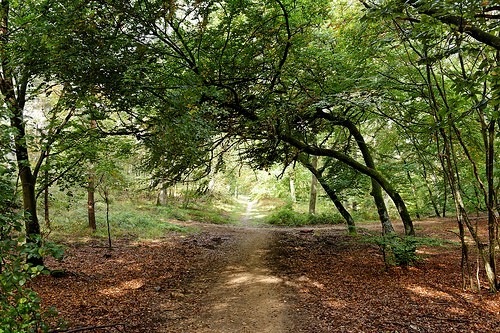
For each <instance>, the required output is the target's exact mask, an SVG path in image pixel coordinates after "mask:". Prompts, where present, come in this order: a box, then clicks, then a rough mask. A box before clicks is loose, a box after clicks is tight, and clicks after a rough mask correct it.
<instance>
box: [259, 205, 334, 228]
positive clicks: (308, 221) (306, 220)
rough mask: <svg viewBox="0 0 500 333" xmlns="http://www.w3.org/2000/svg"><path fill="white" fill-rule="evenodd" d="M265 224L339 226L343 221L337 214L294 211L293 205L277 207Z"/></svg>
mask: <svg viewBox="0 0 500 333" xmlns="http://www.w3.org/2000/svg"><path fill="white" fill-rule="evenodd" d="M265 221H266V223H269V224H271V225H278V226H305V225H314V224H341V223H343V222H344V221H343V219H342V217H341V216H340V215H338V214H327V213H321V214H318V215H312V214H308V213H299V212H296V211H294V209H293V204H292V203H288V204H286V205H285V206H283V207H279V208H278V209H276V210H275V211H274V212H273V213H271V214H270V215H269V216H267V217H266V219H265Z"/></svg>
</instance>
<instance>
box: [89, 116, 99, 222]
mask: <svg viewBox="0 0 500 333" xmlns="http://www.w3.org/2000/svg"><path fill="white" fill-rule="evenodd" d="M96 128H97V122H96V121H95V120H94V119H92V120H90V130H91V131H94V130H95V129H96ZM95 178H96V175H95V170H94V165H93V163H92V162H91V163H90V167H89V181H88V184H87V215H88V220H89V228H90V229H92V230H94V231H95V230H97V223H96V218H95V185H96V184H95V182H96V180H95Z"/></svg>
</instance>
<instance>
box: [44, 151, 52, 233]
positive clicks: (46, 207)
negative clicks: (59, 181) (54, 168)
mask: <svg viewBox="0 0 500 333" xmlns="http://www.w3.org/2000/svg"><path fill="white" fill-rule="evenodd" d="M44 178H45V189H44V190H43V211H44V214H43V216H44V220H45V226H46V227H47V228H49V229H50V202H49V199H50V193H49V151H48V150H47V152H46V157H45V171H44Z"/></svg>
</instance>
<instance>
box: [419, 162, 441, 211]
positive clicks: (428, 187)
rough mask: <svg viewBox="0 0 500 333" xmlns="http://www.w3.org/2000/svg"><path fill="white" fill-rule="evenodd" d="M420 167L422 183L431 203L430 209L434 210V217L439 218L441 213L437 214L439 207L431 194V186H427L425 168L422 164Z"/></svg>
mask: <svg viewBox="0 0 500 333" xmlns="http://www.w3.org/2000/svg"><path fill="white" fill-rule="evenodd" d="M422 167H423V176H424V183H425V187H426V188H427V192H428V193H429V200H430V201H431V205H432V208H433V209H434V213H435V214H436V217H441V213H440V212H439V207H438V205H437V203H436V199H435V198H434V194H433V193H432V189H431V186H430V185H429V180H428V179H427V169H426V168H425V165H424V163H422Z"/></svg>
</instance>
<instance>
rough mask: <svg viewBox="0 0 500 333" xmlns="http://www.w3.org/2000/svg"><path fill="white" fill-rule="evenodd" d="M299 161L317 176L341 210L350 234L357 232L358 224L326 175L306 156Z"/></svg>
mask: <svg viewBox="0 0 500 333" xmlns="http://www.w3.org/2000/svg"><path fill="white" fill-rule="evenodd" d="M299 162H300V163H302V165H304V166H305V167H306V168H307V169H308V170H309V171H310V172H311V173H312V174H313V175H314V176H315V177H316V179H317V180H318V182H319V184H320V185H321V187H322V188H323V189H324V190H325V192H326V194H327V195H328V197H329V198H330V199H331V200H332V202H333V204H334V205H335V207H336V208H337V210H338V211H339V213H340V215H342V217H343V218H344V220H345V221H346V224H347V229H348V232H349V233H350V234H356V224H355V223H354V219H353V218H352V216H351V214H350V213H349V211H347V209H346V208H345V207H344V205H343V204H342V201H341V200H340V198H339V197H338V196H337V193H336V192H335V190H334V189H333V188H332V187H331V186H330V185H329V184H328V182H327V181H326V179H325V177H323V174H322V172H321V171H320V170H318V169H317V167H315V166H313V164H312V163H310V162H309V161H308V160H307V159H306V158H303V157H299Z"/></svg>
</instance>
